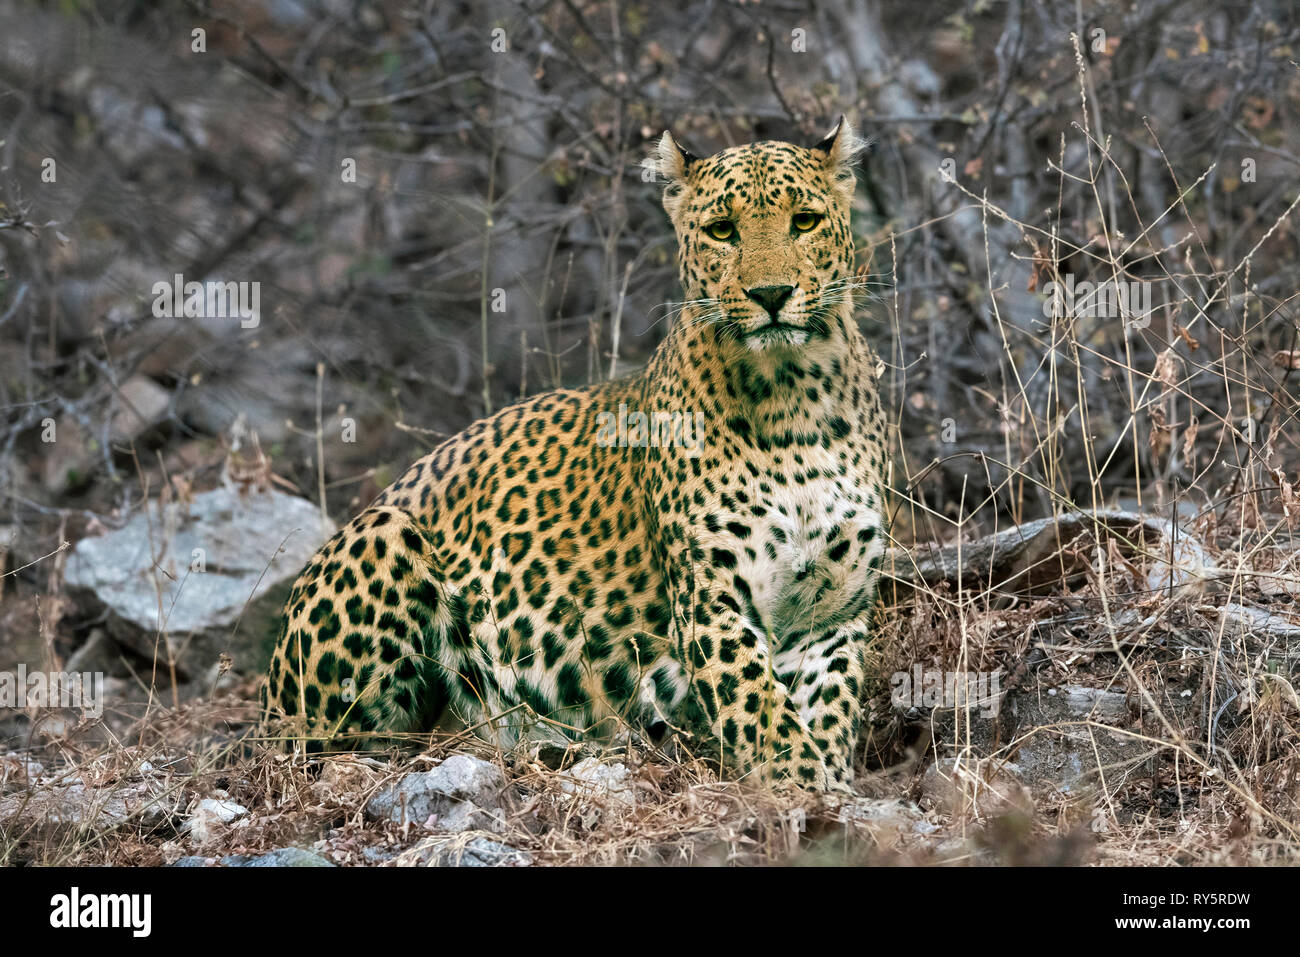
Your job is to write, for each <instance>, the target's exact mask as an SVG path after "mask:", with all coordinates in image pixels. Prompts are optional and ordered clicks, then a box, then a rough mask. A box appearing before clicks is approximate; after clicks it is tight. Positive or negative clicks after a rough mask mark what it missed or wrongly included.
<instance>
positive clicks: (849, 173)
mask: <svg viewBox="0 0 1300 957" xmlns="http://www.w3.org/2000/svg"><path fill="white" fill-rule="evenodd" d="M866 148H867V141H866V140H863V139H860V138H859V137H858V135H857V134H856V133H854V132H853V127H852V126H851V125H850V124H849V121H848V120H847V119H845V118H844V116H843V115H842V114H841V116H840V119H839V122H838V123H836V124H835V127H834V129H832V130H831V131H830V132H829V133H827V134H826V136H825V137H824V138H823V139H822V141H821V142H820V143H818V144H817V145H816V146H813V147H812V149H813V150H814V151H815V152H818V153H824V154H825V156H826V158H825V160H823V166H824V168H825V169H826V170H827V171H828V172H830V174H831V179H832V180H834V182H835V184H836V185H837V186H839V187H840V189H841V190H842V191H843V192H844V193H845V194H846V198H847V197H851V196H852V195H853V188H854V185H855V184H856V179H855V177H854V175H853V163H854V161H855V160H856V159H857V158H858V154H859V153H861V152H862V151H863V150H864V149H866Z"/></svg>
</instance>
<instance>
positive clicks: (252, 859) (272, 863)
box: [221, 847, 338, 867]
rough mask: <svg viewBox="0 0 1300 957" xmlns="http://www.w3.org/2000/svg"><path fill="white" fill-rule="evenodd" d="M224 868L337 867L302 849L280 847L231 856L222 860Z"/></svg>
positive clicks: (331, 862)
mask: <svg viewBox="0 0 1300 957" xmlns="http://www.w3.org/2000/svg"><path fill="white" fill-rule="evenodd" d="M221 864H222V866H223V867H337V866H338V865H337V864H335V863H334V862H333V861H327V860H326V859H325V858H323V857H321V856H320V855H319V854H314V853H312V852H311V851H307V850H304V849H303V848H301V847H280V848H276V849H275V850H274V851H268V852H267V853H266V854H257V855H253V854H230V855H227V856H226V857H223V858H222V859H221Z"/></svg>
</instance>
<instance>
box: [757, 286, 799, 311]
mask: <svg viewBox="0 0 1300 957" xmlns="http://www.w3.org/2000/svg"><path fill="white" fill-rule="evenodd" d="M792 292H794V286H755V287H754V288H753V289H746V290H745V295H746V296H748V297H749V298H750V299H753V300H754V301H755V302H756V303H758V304H759V305H760V306H762V307H763V308H764V309H766V310H767V314H768V315H769V316H771V317H772V318H773V319H775V318H776V316H777V313H779V312H780V311H781V307H782V306H783V305H785V301H786V300H787V299H789V298H790V293H792Z"/></svg>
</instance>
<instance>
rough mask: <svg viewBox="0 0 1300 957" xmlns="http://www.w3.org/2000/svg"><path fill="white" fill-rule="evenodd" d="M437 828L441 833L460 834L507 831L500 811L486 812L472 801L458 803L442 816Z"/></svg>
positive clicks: (437, 822)
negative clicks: (465, 832) (463, 832)
mask: <svg viewBox="0 0 1300 957" xmlns="http://www.w3.org/2000/svg"><path fill="white" fill-rule="evenodd" d="M435 826H436V827H437V828H438V830H440V831H449V832H451V833H452V834H459V833H460V832H461V831H490V832H491V833H493V834H501V833H503V832H504V831H505V829H506V822H505V818H504V816H503V815H502V814H501V812H500V811H498V810H495V809H493V810H491V811H485V810H483V809H482V808H481V807H479V806H478V805H477V804H475V803H473V802H472V801H457V802H456V803H454V804H453V805H452V806H451V808H450V809H449V810H448V811H447V812H446V813H445V814H442V815H440V816H439V817H438V818H437V820H436V822H435Z"/></svg>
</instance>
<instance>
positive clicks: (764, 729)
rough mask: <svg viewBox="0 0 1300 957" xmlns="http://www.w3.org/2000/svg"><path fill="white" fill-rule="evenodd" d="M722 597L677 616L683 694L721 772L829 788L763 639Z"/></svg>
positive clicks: (806, 729)
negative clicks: (708, 735)
mask: <svg viewBox="0 0 1300 957" xmlns="http://www.w3.org/2000/svg"><path fill="white" fill-rule="evenodd" d="M733 606H735V607H739V603H738V602H736V601H735V600H734V599H733V598H730V597H729V596H723V597H721V598H719V599H716V600H715V601H713V602H712V603H710V607H709V608H708V611H707V613H705V614H695V615H689V616H685V617H686V619H687V620H684V621H679V627H680V628H681V629H682V630H681V638H680V640H679V641H678V643H677V647H678V651H679V654H680V656H681V659H682V661H681V663H682V666H683V667H684V668H685V670H686V674H687V677H688V680H689V682H690V694H691V696H692V698H693V700H694V702H695V703H696V704H697V705H698V707H699V709H700V712H701V713H702V715H703V717H704V719H705V720H706V723H707V724H708V726H709V728H710V730H711V732H712V734H713V735H714V737H715V738H716V740H717V741H718V742H719V744H720V745H721V748H722V754H723V761H724V764H725V765H727V766H728V769H735V770H739V771H742V772H754V773H757V774H758V775H759V776H761V777H764V778H769V779H789V780H792V781H794V782H795V783H797V784H799V785H802V786H804V787H808V788H816V789H820V790H825V789H827V788H832V787H836V783H835V782H834V781H833V780H832V778H831V776H830V775H829V773H828V769H827V764H826V761H825V758H824V756H823V754H822V751H821V749H820V748H819V747H818V745H817V743H816V740H815V738H814V736H813V734H812V731H811V730H810V728H809V727H808V724H807V723H806V721H805V720H804V719H803V717H802V716H801V715H800V713H799V708H798V707H797V705H796V703H795V701H794V700H793V699H792V697H791V694H790V691H789V689H787V688H786V687H785V685H783V684H782V683H781V682H780V680H778V678H777V673H776V669H775V667H774V664H775V663H774V661H773V657H772V648H771V642H770V639H769V636H768V635H766V634H765V633H764V632H763V631H762V630H761V629H760V628H757V627H755V626H754V625H753V624H752V623H751V622H749V621H747V620H746V619H745V618H744V616H742V615H741V614H739V613H738V612H737V611H736V610H735V607H733Z"/></svg>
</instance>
